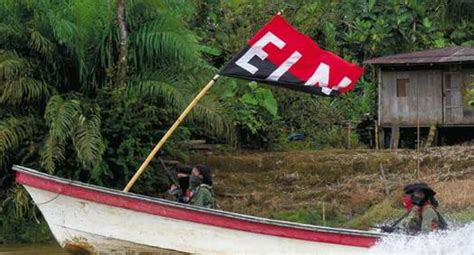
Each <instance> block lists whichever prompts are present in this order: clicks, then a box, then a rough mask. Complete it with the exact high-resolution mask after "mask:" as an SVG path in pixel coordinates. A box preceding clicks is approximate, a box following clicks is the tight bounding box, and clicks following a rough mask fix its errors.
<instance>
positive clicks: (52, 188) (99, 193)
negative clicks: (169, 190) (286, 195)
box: [17, 169, 379, 255]
mask: <svg viewBox="0 0 474 255" xmlns="http://www.w3.org/2000/svg"><path fill="white" fill-rule="evenodd" d="M22 170H23V171H19V172H18V174H17V181H18V182H19V183H21V184H23V185H24V186H25V188H26V189H27V191H28V192H29V194H30V195H31V197H32V198H33V200H34V201H35V203H36V204H37V205H38V207H39V209H40V210H41V212H42V214H43V216H44V217H45V219H46V221H47V223H48V225H49V227H50V229H51V231H52V233H53V234H54V236H55V238H56V239H57V241H58V242H59V243H60V245H61V246H62V247H66V248H69V249H84V250H87V251H90V252H92V253H96V254H100V253H105V254H139V253H141V252H148V253H155V254H180V253H191V254H338V255H339V254H366V253H367V252H368V248H369V247H370V246H371V245H373V244H374V243H375V242H376V240H377V239H378V237H379V236H377V234H374V233H369V232H367V233H364V232H362V231H349V230H341V229H331V228H315V227H311V226H307V225H301V224H293V223H286V222H279V221H272V220H268V219H262V218H256V217H250V216H245V215H239V214H233V213H228V212H222V211H217V210H210V209H204V208H194V207H191V206H183V205H180V204H176V203H174V202H169V201H165V200H161V199H151V198H146V197H144V196H137V195H131V194H128V193H123V192H120V191H112V190H109V189H103V188H99V187H95V186H94V187H93V186H91V185H86V184H81V183H77V182H72V181H67V180H64V179H60V178H57V177H51V176H46V175H44V174H40V173H38V172H31V170H30V172H25V170H24V169H22Z"/></svg>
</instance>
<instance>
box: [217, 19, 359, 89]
mask: <svg viewBox="0 0 474 255" xmlns="http://www.w3.org/2000/svg"><path fill="white" fill-rule="evenodd" d="M363 72H364V69H363V68H361V67H359V66H357V65H355V64H352V63H349V62H347V61H345V60H343V59H342V58H340V57H338V56H337V55H335V54H334V53H332V52H329V51H325V50H323V49H321V48H319V46H318V45H317V44H316V43H315V42H314V41H313V40H312V39H311V38H310V37H308V36H306V35H304V34H302V33H300V32H299V31H297V30H296V29H295V28H293V27H292V26H291V25H290V24H288V22H287V21H286V20H285V19H284V18H283V17H281V16H280V15H276V16H274V17H273V18H272V19H271V20H270V22H268V23H267V24H266V25H265V26H264V27H262V28H261V29H260V30H259V31H258V32H257V34H255V36H254V37H253V38H252V39H250V41H249V42H248V45H247V46H246V47H245V48H244V50H242V51H241V52H240V53H239V54H237V55H236V56H235V57H233V58H232V60H231V61H230V62H229V63H228V64H227V65H226V66H225V67H224V68H223V69H222V70H221V71H220V74H221V75H225V76H231V77H236V78H241V79H246V80H255V81H259V82H263V83H268V84H272V85H277V86H282V87H286V88H289V89H294V90H298V91H303V92H307V93H312V94H319V95H329V96H335V95H338V94H341V93H344V92H347V91H350V90H352V89H354V86H355V84H356V83H357V80H358V79H359V77H360V76H361V75H362V73H363Z"/></svg>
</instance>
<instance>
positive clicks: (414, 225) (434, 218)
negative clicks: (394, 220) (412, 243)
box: [396, 204, 440, 234]
mask: <svg viewBox="0 0 474 255" xmlns="http://www.w3.org/2000/svg"><path fill="white" fill-rule="evenodd" d="M396 227H398V228H399V229H401V230H402V231H404V232H407V233H408V234H417V233H419V232H421V233H427V232H431V231H434V230H437V229H439V228H440V218H439V216H438V213H437V212H436V210H435V209H434V208H433V206H432V205H429V204H428V205H424V206H423V207H419V206H414V207H413V208H412V209H411V211H410V212H409V213H408V214H407V216H406V217H405V218H404V219H403V220H401V221H400V222H399V223H398V224H397V225H396Z"/></svg>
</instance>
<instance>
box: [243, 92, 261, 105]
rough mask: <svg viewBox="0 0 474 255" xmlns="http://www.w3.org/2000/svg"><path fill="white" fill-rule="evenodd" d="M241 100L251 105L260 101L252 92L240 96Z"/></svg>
mask: <svg viewBox="0 0 474 255" xmlns="http://www.w3.org/2000/svg"><path fill="white" fill-rule="evenodd" d="M240 101H241V102H242V103H244V104H249V105H253V106H256V105H258V101H257V99H255V97H253V96H252V95H251V94H248V93H247V94H244V95H243V96H242V97H241V98H240Z"/></svg>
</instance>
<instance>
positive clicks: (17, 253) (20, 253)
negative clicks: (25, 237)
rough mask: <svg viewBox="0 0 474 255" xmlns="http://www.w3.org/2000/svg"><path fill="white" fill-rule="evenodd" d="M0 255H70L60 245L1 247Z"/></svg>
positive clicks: (11, 245) (13, 245) (12, 245)
mask: <svg viewBox="0 0 474 255" xmlns="http://www.w3.org/2000/svg"><path fill="white" fill-rule="evenodd" d="M0 255H70V253H68V252H66V251H65V250H63V249H62V248H61V247H60V246H59V245H58V244H8V245H0Z"/></svg>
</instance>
